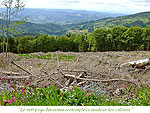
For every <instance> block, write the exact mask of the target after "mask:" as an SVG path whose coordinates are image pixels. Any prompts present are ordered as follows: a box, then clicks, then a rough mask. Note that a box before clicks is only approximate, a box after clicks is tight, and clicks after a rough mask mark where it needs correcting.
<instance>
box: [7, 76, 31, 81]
mask: <svg viewBox="0 0 150 113" xmlns="http://www.w3.org/2000/svg"><path fill="white" fill-rule="evenodd" d="M29 78H30V76H11V77H10V76H8V77H6V80H20V79H29Z"/></svg>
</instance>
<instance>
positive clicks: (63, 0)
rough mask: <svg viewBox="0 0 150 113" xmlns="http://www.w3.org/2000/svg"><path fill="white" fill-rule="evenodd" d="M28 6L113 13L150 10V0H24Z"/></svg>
mask: <svg viewBox="0 0 150 113" xmlns="http://www.w3.org/2000/svg"><path fill="white" fill-rule="evenodd" d="M23 1H25V4H26V7H30V8H51V9H80V10H94V11H100V12H113V13H137V12H143V11H150V0H23Z"/></svg>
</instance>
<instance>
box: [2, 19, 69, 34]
mask: <svg viewBox="0 0 150 113" xmlns="http://www.w3.org/2000/svg"><path fill="white" fill-rule="evenodd" d="M5 23H6V22H5V20H0V26H1V25H2V24H3V25H5ZM15 31H17V32H18V33H14V34H13V35H14V36H25V35H28V36H35V35H36V36H38V35H40V34H48V35H63V34H65V33H66V31H67V30H66V28H65V27H64V26H62V25H58V24H52V23H45V24H35V23H30V22H25V23H23V24H21V25H18V26H17V27H15ZM1 32H2V30H1V29H0V33H1Z"/></svg>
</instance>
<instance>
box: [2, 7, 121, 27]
mask: <svg viewBox="0 0 150 113" xmlns="http://www.w3.org/2000/svg"><path fill="white" fill-rule="evenodd" d="M1 9H2V8H1ZM2 10H4V9H2ZM19 15H20V16H21V17H25V16H29V19H28V22H31V23H53V24H60V25H66V24H77V23H82V22H87V21H91V20H97V19H102V18H106V17H117V16H122V14H112V13H105V12H96V11H84V10H71V9H30V8H25V9H24V10H23V11H21V12H20V13H19Z"/></svg>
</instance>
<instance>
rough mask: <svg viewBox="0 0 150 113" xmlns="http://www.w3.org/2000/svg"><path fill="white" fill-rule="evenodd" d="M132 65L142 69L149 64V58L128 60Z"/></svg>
mask: <svg viewBox="0 0 150 113" xmlns="http://www.w3.org/2000/svg"><path fill="white" fill-rule="evenodd" d="M128 63H129V64H130V65H131V66H132V67H136V68H138V69H143V68H145V66H148V65H150V58H146V59H142V60H137V61H132V62H128Z"/></svg>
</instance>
